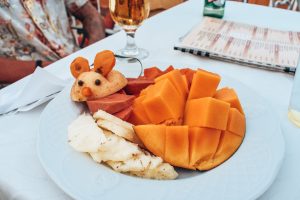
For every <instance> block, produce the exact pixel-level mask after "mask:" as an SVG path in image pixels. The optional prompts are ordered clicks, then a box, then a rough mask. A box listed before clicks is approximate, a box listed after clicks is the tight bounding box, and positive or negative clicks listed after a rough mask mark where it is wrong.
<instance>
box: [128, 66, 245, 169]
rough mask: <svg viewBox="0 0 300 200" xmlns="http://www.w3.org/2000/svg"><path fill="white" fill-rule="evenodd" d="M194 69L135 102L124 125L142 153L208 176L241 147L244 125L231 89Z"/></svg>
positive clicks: (171, 76)
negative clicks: (130, 129)
mask: <svg viewBox="0 0 300 200" xmlns="http://www.w3.org/2000/svg"><path fill="white" fill-rule="evenodd" d="M220 81H221V77H220V76H219V75H217V74H214V73H211V72H208V71H205V70H201V69H198V70H196V71H193V70H189V69H184V70H172V71H170V72H168V73H166V74H164V75H161V76H159V77H157V78H156V79H155V81H154V82H155V83H154V84H153V85H151V86H148V87H147V88H146V89H144V90H142V91H141V93H140V95H139V96H138V97H137V98H136V99H135V100H134V103H133V111H132V114H131V116H130V118H129V121H130V122H132V123H133V124H135V125H136V126H134V130H135V132H136V134H137V135H138V137H139V138H140V139H141V141H142V142H143V144H144V145H145V146H146V148H147V149H148V150H149V151H151V152H152V153H153V154H154V155H157V156H159V157H161V158H163V159H164V160H165V161H166V162H168V163H170V164H172V165H174V166H178V167H183V168H188V169H198V170H209V169H212V168H214V167H216V166H218V165H219V164H221V163H223V162H224V161H226V160H227V159H228V158H229V157H230V156H232V155H233V154H234V152H235V151H236V150H237V149H238V148H239V146H240V145H241V143H242V141H243V138H244V135H245V131H246V119H245V116H244V112H243V109H242V106H241V104H240V101H239V99H238V96H237V94H236V92H235V91H234V90H233V89H230V88H222V89H219V90H217V88H218V85H219V83H220Z"/></svg>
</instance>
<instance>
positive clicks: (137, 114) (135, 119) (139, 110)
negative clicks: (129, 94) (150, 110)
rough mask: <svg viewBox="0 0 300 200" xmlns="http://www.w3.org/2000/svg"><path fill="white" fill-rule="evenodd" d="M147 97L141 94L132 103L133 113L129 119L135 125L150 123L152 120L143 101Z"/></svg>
mask: <svg viewBox="0 0 300 200" xmlns="http://www.w3.org/2000/svg"><path fill="white" fill-rule="evenodd" d="M145 98H146V96H139V97H138V98H136V99H135V100H134V102H133V105H132V113H131V115H130V117H129V119H128V122H130V123H132V124H134V125H141V124H148V123H150V120H149V118H148V116H147V114H146V112H145V109H144V106H143V105H142V101H143V100H144V99H145Z"/></svg>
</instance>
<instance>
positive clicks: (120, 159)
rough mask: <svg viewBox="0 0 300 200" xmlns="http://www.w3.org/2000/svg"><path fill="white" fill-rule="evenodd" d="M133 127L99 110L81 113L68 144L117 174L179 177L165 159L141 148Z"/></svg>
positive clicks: (70, 129)
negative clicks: (92, 114)
mask: <svg viewBox="0 0 300 200" xmlns="http://www.w3.org/2000/svg"><path fill="white" fill-rule="evenodd" d="M132 126H133V125H131V124H129V123H127V122H124V121H122V120H121V119H119V118H117V117H115V116H113V115H110V114H109V113H106V112H105V111H101V110H99V111H98V112H96V113H95V114H94V116H93V117H92V116H91V115H89V114H82V115H80V116H79V117H78V118H77V119H76V120H74V121H73V122H72V123H71V124H70V125H69V127H68V141H69V144H70V145H71V146H72V147H73V148H74V149H75V150H76V151H79V152H85V153H88V154H89V155H90V156H91V157H92V158H93V160H95V161H96V162H98V163H105V164H107V165H108V166H110V167H111V168H113V169H114V170H115V171H118V172H123V173H127V174H131V175H135V176H139V177H143V178H152V179H175V178H176V177H177V176H178V174H177V173H176V171H175V170H174V168H173V167H172V166H171V165H170V164H168V163H165V162H164V161H163V159H162V158H160V157H157V156H154V155H151V154H150V153H149V152H147V151H145V150H143V149H141V148H140V147H139V146H138V145H137V143H138V141H137V140H138V138H137V137H136V136H135V133H134V131H133V129H132Z"/></svg>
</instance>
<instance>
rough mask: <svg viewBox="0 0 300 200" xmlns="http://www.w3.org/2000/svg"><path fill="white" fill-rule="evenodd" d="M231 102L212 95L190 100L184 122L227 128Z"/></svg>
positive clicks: (199, 125)
mask: <svg viewBox="0 0 300 200" xmlns="http://www.w3.org/2000/svg"><path fill="white" fill-rule="evenodd" d="M229 109H230V104H229V103H227V102H224V101H221V100H217V99H214V98H212V97H205V98H200V99H193V100H189V101H188V102H187V104H186V108H185V113H184V124H185V125H189V126H191V127H193V126H197V127H203V128H204V127H206V128H214V129H219V130H226V127H227V121H228V115H229Z"/></svg>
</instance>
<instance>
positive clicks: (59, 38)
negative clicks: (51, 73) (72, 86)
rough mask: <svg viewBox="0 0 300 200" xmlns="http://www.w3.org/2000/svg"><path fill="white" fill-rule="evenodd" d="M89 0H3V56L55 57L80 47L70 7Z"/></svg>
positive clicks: (0, 52) (0, 45)
mask: <svg viewBox="0 0 300 200" xmlns="http://www.w3.org/2000/svg"><path fill="white" fill-rule="evenodd" d="M86 2H87V0H0V56H1V57H9V58H14V59H18V60H37V59H41V60H49V61H54V60H57V59H59V58H61V57H64V56H66V55H68V54H71V53H72V52H74V51H75V50H77V48H78V47H77V44H76V42H75V39H74V37H73V34H72V31H71V28H70V24H69V18H68V15H67V9H68V10H69V11H71V12H76V10H77V9H79V8H80V7H81V6H83V5H84V4H85V3H86Z"/></svg>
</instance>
